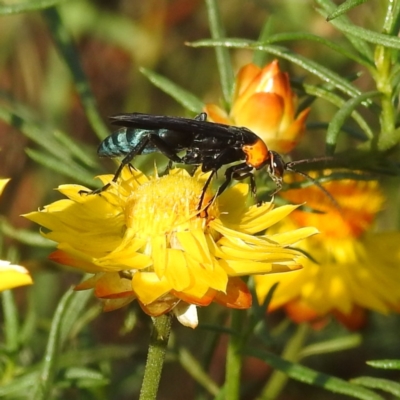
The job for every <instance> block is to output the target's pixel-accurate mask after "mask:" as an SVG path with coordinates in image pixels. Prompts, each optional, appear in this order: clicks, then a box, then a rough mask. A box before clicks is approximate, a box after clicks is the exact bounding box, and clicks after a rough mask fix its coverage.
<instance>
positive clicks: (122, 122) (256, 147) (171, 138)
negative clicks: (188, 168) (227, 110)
mask: <svg viewBox="0 0 400 400" xmlns="http://www.w3.org/2000/svg"><path fill="white" fill-rule="evenodd" d="M110 120H111V123H112V124H114V125H119V126H122V127H123V128H121V129H119V130H117V131H116V132H114V133H113V134H111V135H110V136H108V137H107V138H106V139H104V140H103V142H101V143H100V146H99V148H98V150H97V153H98V154H99V156H100V157H110V158H112V157H121V156H124V158H123V160H122V162H121V165H120V166H119V168H118V170H117V172H116V173H115V175H114V177H113V179H112V182H116V181H117V179H118V177H119V175H120V173H121V171H122V169H123V168H124V167H125V166H126V165H127V164H129V163H130V162H131V161H132V160H133V158H134V157H135V156H137V155H139V154H149V153H155V152H157V153H162V154H164V155H165V156H166V157H168V158H169V159H170V161H172V162H175V163H182V164H187V165H201V169H202V171H203V172H210V171H211V174H210V176H209V178H208V179H207V182H206V183H205V185H204V188H203V192H202V195H201V198H200V202H199V209H200V208H201V206H202V202H203V197H204V194H205V192H206V189H207V187H208V185H209V184H210V182H211V179H212V177H213V175H215V174H216V173H217V171H218V170H219V169H220V168H221V167H222V166H224V165H228V164H232V163H235V162H239V161H241V162H239V163H237V164H234V165H232V166H230V167H228V168H227V169H226V171H225V181H224V182H223V183H222V185H221V186H220V187H219V188H218V190H217V193H216V194H215V196H219V195H220V194H221V193H222V192H223V191H224V190H225V189H226V188H227V186H228V185H229V183H230V182H231V180H232V179H236V180H243V179H245V178H250V187H251V191H252V193H253V195H254V196H255V195H256V183H255V179H254V175H253V173H254V171H255V170H259V169H261V168H264V167H265V168H266V169H267V172H268V174H269V176H270V177H271V178H272V180H273V181H274V182H275V184H276V190H275V192H274V193H273V194H276V193H277V192H279V190H280V189H281V188H282V178H283V174H284V171H285V170H293V169H292V168H291V166H292V164H293V165H294V164H295V163H296V162H289V163H285V162H284V161H283V159H282V157H281V156H280V155H279V154H278V153H276V152H275V151H271V150H269V149H268V147H267V145H266V144H265V143H264V142H263V140H261V138H259V137H258V136H257V135H256V134H255V133H253V132H252V131H250V130H249V129H247V128H244V127H237V126H231V125H224V124H218V123H213V122H209V121H207V114H206V113H201V114H199V115H197V116H196V117H195V118H194V119H189V118H182V117H167V116H160V115H151V114H141V113H132V114H119V115H115V116H113V117H110ZM183 151H184V152H185V154H184V155H183V156H179V155H178V153H181V152H183ZM293 171H294V170H293ZM295 172H298V171H295ZM301 174H302V175H303V173H301ZM304 175H305V174H304ZM307 177H308V176H307ZM310 179H311V180H313V179H312V178H310ZM110 184H111V182H110V183H108V184H106V185H105V186H103V187H102V188H101V189H99V190H97V191H94V192H93V193H99V192H101V191H103V190H106V189H107V188H108V187H109V186H110ZM323 190H324V189H323ZM324 191H325V190H324Z"/></svg>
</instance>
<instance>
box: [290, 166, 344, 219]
mask: <svg viewBox="0 0 400 400" xmlns="http://www.w3.org/2000/svg"><path fill="white" fill-rule="evenodd" d="M300 161H303V160H300ZM288 164H289V165H286V170H287V171H291V172H295V173H296V174H299V175H301V176H304V178H306V179H308V180H309V181H311V182H312V183H313V184H314V185H315V186H317V187H318V188H319V189H320V190H322V191H323V192H324V193H325V195H326V196H327V197H328V198H329V200H330V201H331V202H332V204H333V205H334V206H335V207H336V208H337V209H338V210H339V211H340V212H341V211H342V208H341V207H340V205H339V203H338V202H337V201H336V200H335V198H334V197H333V196H332V195H331V194H330V193H329V192H328V191H327V190H326V189H325V188H324V187H323V186H322V185H321V184H320V183H319V182H318V181H317V180H316V179H314V178H313V177H311V176H310V175H308V174H306V173H305V172H302V171H298V170H297V169H294V168H292V167H291V165H290V164H292V163H288Z"/></svg>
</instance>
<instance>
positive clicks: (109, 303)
mask: <svg viewBox="0 0 400 400" xmlns="http://www.w3.org/2000/svg"><path fill="white" fill-rule="evenodd" d="M133 300H134V299H133V298H132V297H125V298H122V299H107V300H105V301H104V303H103V311H104V312H109V311H114V310H117V309H118V308H121V307H124V306H126V305H127V304H129V303H130V302H131V301H133Z"/></svg>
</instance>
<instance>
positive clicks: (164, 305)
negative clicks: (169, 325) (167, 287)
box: [139, 294, 180, 317]
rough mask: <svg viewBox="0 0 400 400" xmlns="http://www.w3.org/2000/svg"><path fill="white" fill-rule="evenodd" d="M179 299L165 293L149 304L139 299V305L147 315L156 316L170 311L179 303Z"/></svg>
mask: <svg viewBox="0 0 400 400" xmlns="http://www.w3.org/2000/svg"><path fill="white" fill-rule="evenodd" d="M179 301H180V300H179V299H178V298H177V297H175V296H173V295H171V294H167V295H165V296H162V297H161V298H160V299H158V300H156V301H154V302H153V303H150V304H146V305H145V304H143V303H142V302H140V301H139V305H140V307H141V309H142V310H143V311H144V312H145V313H146V314H147V315H151V316H152V317H158V316H160V315H163V314H166V313H167V312H170V311H171V310H172V309H173V308H174V307H175V306H176V305H177V304H178V303H179Z"/></svg>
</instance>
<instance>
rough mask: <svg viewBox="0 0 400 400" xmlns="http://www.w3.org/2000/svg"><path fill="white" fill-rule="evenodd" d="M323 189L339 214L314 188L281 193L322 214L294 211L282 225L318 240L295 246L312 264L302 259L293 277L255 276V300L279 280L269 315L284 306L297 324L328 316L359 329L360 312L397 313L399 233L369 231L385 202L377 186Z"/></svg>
mask: <svg viewBox="0 0 400 400" xmlns="http://www.w3.org/2000/svg"><path fill="white" fill-rule="evenodd" d="M328 174H329V172H328ZM291 178H292V179H297V178H296V177H293V176H292V177H291ZM324 187H325V188H326V189H327V190H328V191H329V192H330V193H331V194H332V196H333V197H334V199H335V200H336V201H337V203H338V204H339V205H340V209H338V208H337V207H335V206H334V205H333V204H332V201H331V200H330V199H329V198H328V197H327V196H326V195H325V194H324V193H323V192H322V191H321V190H319V189H318V188H317V187H316V186H312V187H309V188H304V189H301V190H298V189H297V190H289V191H287V192H285V193H283V194H282V196H284V197H285V198H286V199H288V200H289V201H297V202H306V203H307V206H309V207H311V208H312V209H315V210H318V211H321V212H322V213H317V212H313V213H311V212H305V211H301V210H296V211H294V212H293V213H292V214H291V215H290V218H288V219H286V220H285V221H287V222H286V223H284V224H282V226H281V229H294V228H299V227H301V226H304V225H312V226H315V227H317V228H318V230H319V231H320V235H317V236H315V237H312V238H309V239H308V240H306V241H303V242H302V243H301V244H300V245H299V248H301V249H302V250H304V251H305V252H306V254H309V255H310V258H311V259H312V260H315V262H313V261H312V260H311V259H308V260H305V262H304V263H303V267H304V268H303V269H302V270H301V271H296V272H293V273H292V274H286V275H283V274H282V275H281V276H280V275H274V276H270V277H267V276H263V277H257V278H256V281H257V294H258V297H259V299H260V300H262V299H264V298H265V296H266V294H267V293H268V290H269V289H270V288H271V286H272V285H273V284H274V283H276V282H278V281H279V282H280V283H279V286H278V288H277V290H276V291H275V294H274V297H273V299H272V303H271V310H273V309H276V308H279V307H285V310H286V311H287V313H288V314H289V316H290V317H291V318H292V319H293V320H295V321H296V322H301V321H310V320H311V321H313V320H316V319H318V318H319V317H323V316H326V315H328V314H333V315H334V316H335V317H336V318H338V319H339V320H340V321H342V322H343V323H345V324H346V325H347V326H348V327H350V328H358V327H360V326H361V325H362V323H363V322H364V314H365V309H369V310H374V311H378V312H380V313H383V314H387V313H389V312H390V311H400V290H399V283H400V247H399V243H400V232H386V233H372V232H370V231H369V229H370V227H371V224H372V222H373V220H374V218H375V216H376V214H377V213H378V211H380V210H381V208H382V204H383V201H384V198H383V196H382V194H381V192H380V190H379V186H378V182H376V181H362V180H341V181H331V182H329V183H326V184H324Z"/></svg>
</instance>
